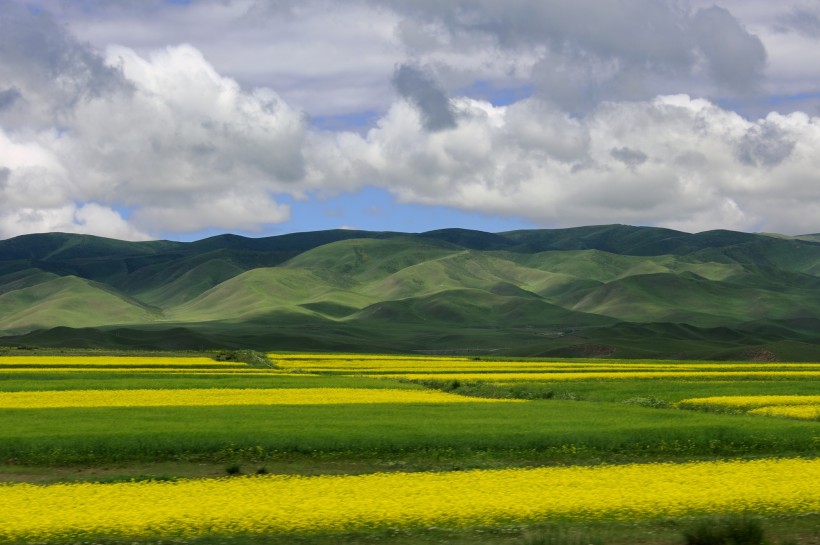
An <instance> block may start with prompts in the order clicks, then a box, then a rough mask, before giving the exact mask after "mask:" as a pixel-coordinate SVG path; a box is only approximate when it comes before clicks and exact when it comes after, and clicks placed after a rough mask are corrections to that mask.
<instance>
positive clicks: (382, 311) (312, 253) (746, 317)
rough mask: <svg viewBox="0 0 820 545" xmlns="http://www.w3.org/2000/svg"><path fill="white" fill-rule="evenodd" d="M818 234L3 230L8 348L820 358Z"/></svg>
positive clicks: (2, 296) (617, 229) (1, 334)
mask: <svg viewBox="0 0 820 545" xmlns="http://www.w3.org/2000/svg"><path fill="white" fill-rule="evenodd" d="M818 325H820V242H818V237H817V236H814V235H804V236H801V237H786V236H782V235H769V234H749V233H738V232H731V231H708V232H704V233H697V234H689V233H683V232H679V231H673V230H670V229H659V228H651V227H632V226H625V225H602V226H590V227H578V228H571V229H544V230H525V231H511V232H506V233H484V232H481V231H471V230H465V229H444V230H437V231H430V232H427V233H418V234H414V233H394V232H366V231H348V230H335V231H319V232H313V233H295V234H288V235H282V236H276V237H266V238H256V239H254V238H245V237H240V236H235V235H221V236H217V237H212V238H208V239H204V240H200V241H196V242H191V243H183V242H171V241H153V242H136V243H135V242H124V241H119V240H111V239H105V238H100V237H94V236H86V235H70V234H64V233H50V234H36V235H24V236H20V237H16V238H13V239H8V240H3V241H0V345H6V346H16V345H36V346H87V347H140V348H168V347H173V348H204V347H213V348H219V347H251V348H258V349H278V350H351V351H363V352H365V351H380V352H419V351H421V352H427V351H430V352H455V353H485V352H492V353H495V354H506V355H516V356H526V355H554V356H584V357H589V356H599V355H615V356H622V357H675V358H683V357H688V358H752V359H753V358H760V357H764V356H765V357H766V358H772V357H775V358H779V359H791V360H794V359H817V356H818V354H820V352H819V351H820V327H818Z"/></svg>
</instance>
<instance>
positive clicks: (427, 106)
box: [393, 64, 456, 131]
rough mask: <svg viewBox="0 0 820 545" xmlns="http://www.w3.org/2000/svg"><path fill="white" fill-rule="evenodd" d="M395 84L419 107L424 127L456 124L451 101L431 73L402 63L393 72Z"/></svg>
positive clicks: (442, 127)
mask: <svg viewBox="0 0 820 545" xmlns="http://www.w3.org/2000/svg"><path fill="white" fill-rule="evenodd" d="M393 85H394V86H395V87H396V90H397V91H398V93H399V94H400V95H401V96H402V97H403V98H405V99H407V100H409V101H411V102H412V103H413V104H415V105H416V106H417V107H418V109H419V112H420V113H421V118H422V123H423V125H424V128H425V129H427V130H428V131H440V130H442V129H452V128H453V127H455V126H456V120H455V116H454V115H453V111H452V109H451V107H450V101H449V99H448V98H447V95H445V94H444V91H442V90H441V88H439V87H438V85H436V83H435V81H434V80H433V78H432V76H431V75H430V74H427V73H425V72H424V71H423V70H422V69H420V68H416V67H415V66H411V65H408V64H402V65H401V66H399V67H398V68H396V72H395V73H394V74H393Z"/></svg>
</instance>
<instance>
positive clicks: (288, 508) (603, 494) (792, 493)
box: [0, 459, 820, 540]
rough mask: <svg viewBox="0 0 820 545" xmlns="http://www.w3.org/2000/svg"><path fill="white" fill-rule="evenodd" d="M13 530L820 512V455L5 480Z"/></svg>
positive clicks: (306, 529)
mask: <svg viewBox="0 0 820 545" xmlns="http://www.w3.org/2000/svg"><path fill="white" fill-rule="evenodd" d="M0 505H2V506H3V508H2V509H3V524H2V525H1V526H0V536H2V537H3V538H6V539H18V540H21V539H36V540H42V539H50V538H60V537H63V538H65V537H71V538H78V537H83V536H94V535H114V536H125V537H146V536H157V535H160V536H162V535H171V536H173V535H202V534H232V533H243V534H247V533H250V534H263V533H291V532H300V533H310V532H320V531H345V530H354V529H370V528H378V527H395V526H399V527H418V526H432V525H446V526H454V527H459V526H476V525H478V526H488V525H498V524H510V523H527V522H536V521H544V520H556V519H557V520H578V519H580V520H601V519H603V520H606V519H612V520H640V519H652V518H659V517H681V516H691V515H695V514H704V513H767V514H769V515H772V514H806V513H816V512H817V511H818V510H820V460H802V459H764V460H753V461H716V462H690V463H682V464H669V463H667V464H630V465H622V466H598V467H553V468H539V469H504V470H475V471H461V472H445V473H389V474H387V473H382V474H370V475H358V476H350V475H344V476H329V475H326V476H317V477H300V476H254V477H244V478H222V479H199V480H182V481H177V482H132V483H115V484H99V483H80V484H55V485H47V486H35V485H28V484H19V485H6V486H2V487H0Z"/></svg>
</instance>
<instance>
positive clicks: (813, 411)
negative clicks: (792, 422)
mask: <svg viewBox="0 0 820 545" xmlns="http://www.w3.org/2000/svg"><path fill="white" fill-rule="evenodd" d="M749 414H757V415H761V416H784V417H786V418H797V419H800V420H820V404H817V405H777V406H772V407H759V408H757V409H752V410H751V411H749Z"/></svg>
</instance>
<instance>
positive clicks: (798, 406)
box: [678, 395, 820, 420]
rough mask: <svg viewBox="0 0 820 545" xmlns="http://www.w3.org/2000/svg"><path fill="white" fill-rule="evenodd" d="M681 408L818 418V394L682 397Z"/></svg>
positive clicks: (807, 418)
mask: <svg viewBox="0 0 820 545" xmlns="http://www.w3.org/2000/svg"><path fill="white" fill-rule="evenodd" d="M678 407H680V408H682V409H706V410H709V409H718V410H729V411H740V412H746V413H748V414H754V415H758V416H780V417H785V418H797V419H799V420H818V419H820V395H760V396H714V397H697V398H691V399H684V400H682V401H680V402H679V403H678Z"/></svg>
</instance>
